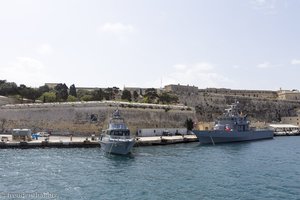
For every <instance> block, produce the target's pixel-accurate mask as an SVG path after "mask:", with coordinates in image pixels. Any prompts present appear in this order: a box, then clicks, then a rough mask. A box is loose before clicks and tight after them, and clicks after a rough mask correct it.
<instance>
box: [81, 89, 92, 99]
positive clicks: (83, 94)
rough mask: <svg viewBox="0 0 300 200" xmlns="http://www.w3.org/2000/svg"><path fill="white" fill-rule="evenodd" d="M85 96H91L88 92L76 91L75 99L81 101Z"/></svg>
mask: <svg viewBox="0 0 300 200" xmlns="http://www.w3.org/2000/svg"><path fill="white" fill-rule="evenodd" d="M85 95H92V92H90V91H88V90H82V89H81V90H78V91H77V98H78V99H81V98H82V97H83V96H85Z"/></svg>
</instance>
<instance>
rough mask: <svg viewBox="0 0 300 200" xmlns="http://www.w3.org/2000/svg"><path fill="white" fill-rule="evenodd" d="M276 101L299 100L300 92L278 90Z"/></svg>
mask: <svg viewBox="0 0 300 200" xmlns="http://www.w3.org/2000/svg"><path fill="white" fill-rule="evenodd" d="M277 93H278V99H280V100H294V101H298V100H300V92H299V90H292V91H290V90H279V91H278V92H277Z"/></svg>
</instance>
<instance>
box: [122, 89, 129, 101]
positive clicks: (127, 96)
mask: <svg viewBox="0 0 300 200" xmlns="http://www.w3.org/2000/svg"><path fill="white" fill-rule="evenodd" d="M121 99H123V100H127V101H129V102H131V92H130V91H129V90H123V92H122V96H121Z"/></svg>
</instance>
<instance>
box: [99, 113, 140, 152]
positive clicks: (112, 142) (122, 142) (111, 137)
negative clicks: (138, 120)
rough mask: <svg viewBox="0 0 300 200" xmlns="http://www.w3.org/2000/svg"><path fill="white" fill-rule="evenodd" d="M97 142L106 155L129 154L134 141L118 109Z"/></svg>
mask: <svg viewBox="0 0 300 200" xmlns="http://www.w3.org/2000/svg"><path fill="white" fill-rule="evenodd" d="M99 142H100V145H101V149H102V150H103V151H105V152H106V153H112V154H123V155H125V154H129V153H130V151H131V148H132V147H133V145H134V143H135V139H134V138H133V137H131V135H130V131H129V129H128V127H127V126H126V124H125V121H124V119H123V118H122V117H121V115H120V111H119V110H118V109H117V110H116V111H115V112H114V113H113V114H112V118H111V119H110V121H109V125H108V129H106V130H103V131H102V134H101V135H100V138H99Z"/></svg>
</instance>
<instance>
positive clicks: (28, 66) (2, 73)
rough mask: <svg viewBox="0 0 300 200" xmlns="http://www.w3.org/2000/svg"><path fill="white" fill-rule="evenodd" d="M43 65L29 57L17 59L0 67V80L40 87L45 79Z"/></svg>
mask: <svg viewBox="0 0 300 200" xmlns="http://www.w3.org/2000/svg"><path fill="white" fill-rule="evenodd" d="M45 70H46V67H45V65H44V64H43V63H42V62H40V61H38V60H36V59H33V58H30V57H17V58H16V61H13V62H11V63H8V64H7V65H5V66H0V79H4V80H8V81H11V82H16V83H17V84H25V85H28V86H41V85H43V84H44V81H45V77H46V72H45Z"/></svg>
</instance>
